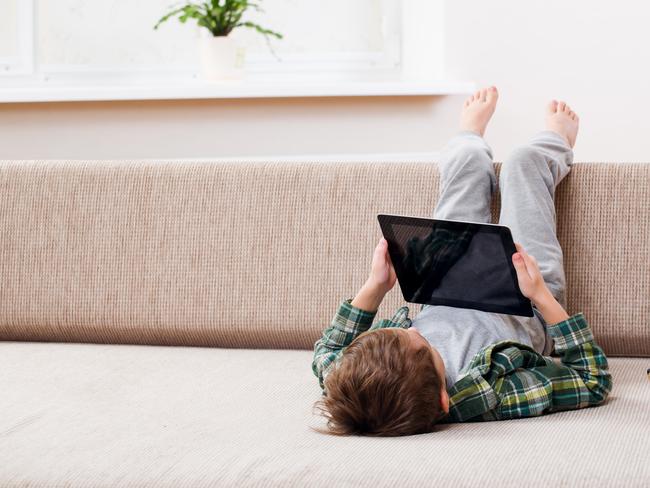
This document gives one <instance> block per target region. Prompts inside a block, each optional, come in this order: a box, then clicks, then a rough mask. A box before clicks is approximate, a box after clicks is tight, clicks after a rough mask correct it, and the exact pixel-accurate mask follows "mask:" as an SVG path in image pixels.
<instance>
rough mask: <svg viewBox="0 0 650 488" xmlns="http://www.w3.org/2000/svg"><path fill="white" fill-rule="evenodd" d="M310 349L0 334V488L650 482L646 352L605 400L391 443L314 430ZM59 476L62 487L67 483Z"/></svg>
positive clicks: (616, 376)
mask: <svg viewBox="0 0 650 488" xmlns="http://www.w3.org/2000/svg"><path fill="white" fill-rule="evenodd" d="M310 363H311V352H310V351H304V350H303V351H298V350H295V351H290V350H241V349H217V348H190V347H156V346H113V345H95V344H46V343H11V342H5V343H0V392H2V401H0V460H2V462H0V486H34V487H37V486H75V487H76V486H169V487H171V486H188V487H189V486H191V487H201V486H208V485H209V486H220V487H229V486H232V487H235V486H236V487H245V486H282V487H284V486H323V487H332V486H350V487H352V486H355V487H356V486H372V487H377V486H497V485H498V486H504V487H505V486H517V487H520V486H532V485H535V486H549V487H550V486H567V487H580V486H584V487H590V488H592V487H594V486H625V487H633V486H638V487H641V486H648V483H649V482H650V463H648V452H650V423H649V422H648V405H650V382H649V381H648V379H647V377H646V372H645V371H646V367H647V366H648V365H649V362H648V360H646V359H626V358H614V359H612V360H611V370H612V375H613V381H614V387H613V390H612V393H611V394H610V396H609V398H608V400H607V401H606V403H605V404H603V405H601V406H598V407H594V408H590V409H584V410H576V411H569V412H562V413H556V414H552V415H547V416H543V417H537V418H531V419H518V420H512V421H503V422H489V423H466V424H447V425H441V426H439V430H438V431H437V432H433V433H429V434H423V435H417V436H410V437H401V438H368V437H365V438H364V437H347V438H335V437H333V436H327V435H323V434H319V433H316V432H313V431H312V430H310V429H309V427H310V426H314V427H315V426H323V425H324V420H323V419H322V418H321V417H319V416H317V415H315V414H312V411H311V407H312V405H313V402H315V401H316V400H317V399H318V398H319V395H320V389H319V387H318V383H317V381H316V377H315V376H313V374H312V372H311V370H310ZM66 483H70V484H69V485H68V484H66Z"/></svg>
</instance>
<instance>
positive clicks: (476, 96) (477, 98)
mask: <svg viewBox="0 0 650 488" xmlns="http://www.w3.org/2000/svg"><path fill="white" fill-rule="evenodd" d="M480 99H481V90H479V91H477V92H476V93H474V100H480Z"/></svg>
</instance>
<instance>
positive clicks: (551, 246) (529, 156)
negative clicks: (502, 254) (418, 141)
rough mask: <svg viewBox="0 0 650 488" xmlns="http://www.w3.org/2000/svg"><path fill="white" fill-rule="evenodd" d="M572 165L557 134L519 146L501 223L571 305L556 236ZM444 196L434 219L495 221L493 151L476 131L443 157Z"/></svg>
mask: <svg viewBox="0 0 650 488" xmlns="http://www.w3.org/2000/svg"><path fill="white" fill-rule="evenodd" d="M572 164H573V151H572V149H571V147H570V146H569V145H568V144H567V143H566V142H565V141H564V139H562V137H560V136H559V135H558V134H556V133H554V132H551V131H543V132H540V133H539V134H537V135H536V136H535V137H534V138H533V139H532V140H531V141H530V142H529V143H528V144H525V145H522V146H520V147H518V148H516V149H515V150H514V151H513V152H512V153H511V155H510V156H509V157H508V158H507V159H506V160H505V161H504V163H503V165H502V167H501V172H500V175H499V181H498V188H499V190H500V192H501V215H500V216H499V223H500V224H502V225H506V226H508V227H509V228H510V230H511V232H512V237H513V239H514V241H515V242H518V243H520V244H521V245H522V246H523V247H524V250H525V251H526V252H527V253H528V254H530V255H532V256H534V257H535V259H536V260H537V263H538V265H539V269H540V271H541V274H542V276H543V277H544V281H545V282H546V285H547V286H548V288H549V290H550V291H551V293H552V294H553V296H554V297H555V298H556V299H557V300H558V301H559V302H560V304H562V306H564V307H565V308H566V295H565V285H566V283H565V275H564V266H563V255H562V248H561V247H560V243H559V242H558V240H557V236H556V216H555V205H554V195H555V188H556V186H557V185H558V183H559V182H560V181H561V180H562V179H563V178H564V177H565V176H566V175H567V174H568V173H569V171H570V169H571V165H572ZM439 170H440V197H439V200H438V204H437V206H436V208H435V210H434V214H433V215H434V218H439V219H451V220H468V221H473V222H490V221H491V214H490V202H491V199H492V194H493V193H494V191H495V190H496V188H497V186H496V185H497V178H496V174H495V172H494V164H493V161H492V151H491V149H490V147H489V146H488V144H487V143H486V142H485V140H484V139H483V138H482V137H480V136H479V135H478V134H475V133H473V132H461V133H459V134H458V135H456V136H455V137H453V138H452V139H451V140H450V141H449V143H448V144H447V145H446V146H445V148H444V149H443V151H442V154H441V157H440V160H439Z"/></svg>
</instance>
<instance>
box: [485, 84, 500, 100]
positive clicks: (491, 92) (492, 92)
mask: <svg viewBox="0 0 650 488" xmlns="http://www.w3.org/2000/svg"><path fill="white" fill-rule="evenodd" d="M497 98H499V92H498V91H497V87H496V86H491V87H490V88H488V90H487V101H488V102H492V101H493V100H496V99H497Z"/></svg>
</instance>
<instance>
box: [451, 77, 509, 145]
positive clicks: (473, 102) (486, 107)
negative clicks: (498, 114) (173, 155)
mask: <svg viewBox="0 0 650 488" xmlns="http://www.w3.org/2000/svg"><path fill="white" fill-rule="evenodd" d="M498 98H499V92H498V91H497V88H496V87H495V86H491V87H490V88H482V89H481V90H479V91H477V92H476V93H475V94H474V95H472V96H471V97H469V98H468V99H467V100H465V103H464V104H463V110H462V112H461V114H460V129H461V130H469V131H472V132H476V133H477V134H479V135H480V136H481V137H483V134H484V133H485V128H486V127H487V124H488V122H489V121H490V118H491V117H492V114H493V113H494V109H495V108H496V106H497V99H498Z"/></svg>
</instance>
